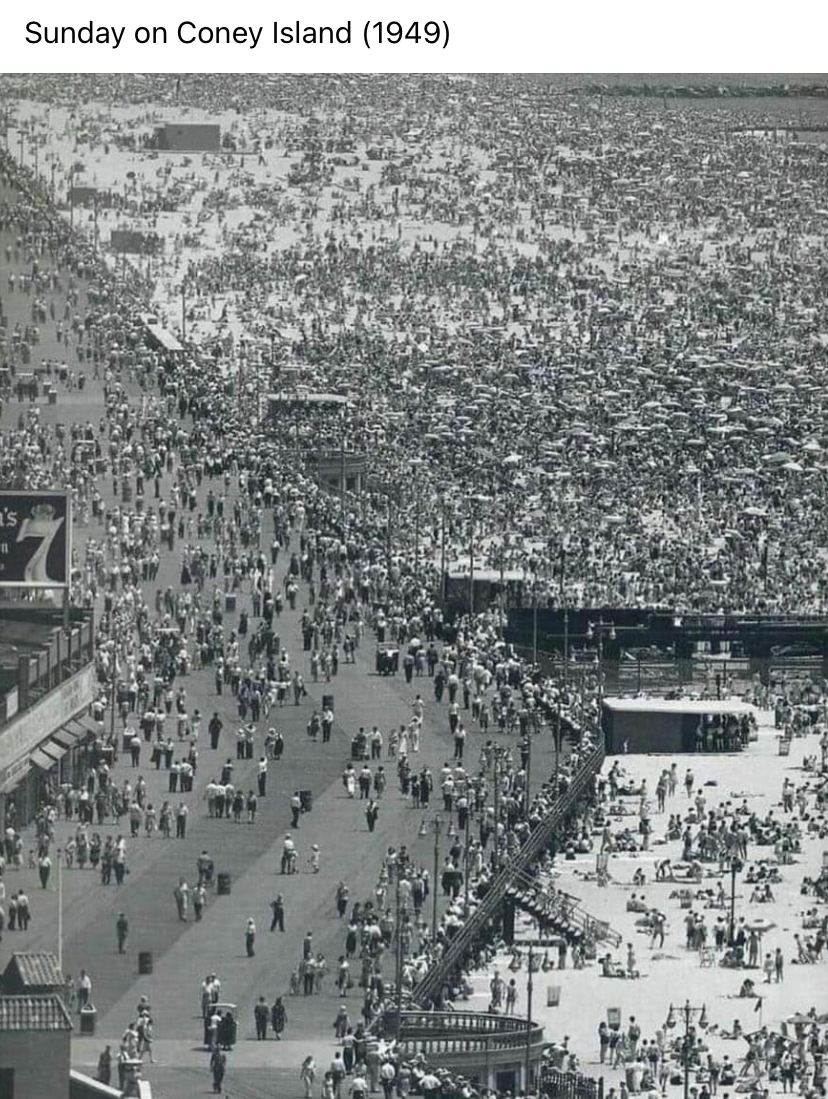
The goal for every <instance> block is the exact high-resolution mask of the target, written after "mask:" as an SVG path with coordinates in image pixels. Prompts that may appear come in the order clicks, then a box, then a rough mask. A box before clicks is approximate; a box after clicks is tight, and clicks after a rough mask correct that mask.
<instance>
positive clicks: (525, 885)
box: [507, 871, 621, 946]
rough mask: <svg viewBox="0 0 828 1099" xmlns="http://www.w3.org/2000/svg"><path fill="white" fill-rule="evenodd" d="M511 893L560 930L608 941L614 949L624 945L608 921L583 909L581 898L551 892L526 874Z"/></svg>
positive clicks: (513, 883) (519, 902)
mask: <svg viewBox="0 0 828 1099" xmlns="http://www.w3.org/2000/svg"><path fill="white" fill-rule="evenodd" d="M507 894H511V895H512V896H513V898H514V900H515V902H516V903H517V904H518V905H519V906H522V907H526V908H527V909H528V910H529V911H530V912H532V914H533V915H535V916H537V917H539V918H540V919H542V920H544V921H546V922H547V923H548V924H550V925H552V926H553V927H554V928H556V929H557V930H558V931H565V930H569V931H579V932H580V933H581V934H582V935H583V936H584V937H585V938H587V939H591V940H592V942H595V943H598V942H608V943H610V945H612V946H619V945H620V943H621V935H620V934H619V933H618V932H617V931H615V930H613V928H612V927H611V926H610V924H609V923H607V921H606V920H599V919H598V918H597V917H596V916H593V915H592V914H591V913H590V912H587V911H586V910H585V909H584V908H582V907H581V901H580V899H579V898H578V897H575V896H573V895H572V894H571V893H564V892H563V891H562V890H560V889H556V890H554V892H552V893H547V892H546V891H545V890H544V888H543V886H542V884H541V883H540V882H539V881H538V879H537V878H535V877H533V876H532V875H531V874H528V873H527V872H526V871H523V872H522V873H521V874H519V875H518V876H517V877H516V879H515V881H514V882H512V884H511V885H510V887H509V889H508V890H507ZM527 894H528V896H527Z"/></svg>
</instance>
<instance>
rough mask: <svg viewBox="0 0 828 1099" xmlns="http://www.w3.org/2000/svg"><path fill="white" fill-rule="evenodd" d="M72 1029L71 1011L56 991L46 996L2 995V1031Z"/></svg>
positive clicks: (0, 1006)
mask: <svg viewBox="0 0 828 1099" xmlns="http://www.w3.org/2000/svg"><path fill="white" fill-rule="evenodd" d="M71 1029H72V1020H71V1019H70V1017H69V1012H68V1011H67V1010H66V1008H65V1007H64V1006H63V1000H61V998H60V996H58V995H57V994H56V993H54V992H51V993H49V994H48V995H45V996H0V1033H3V1032H4V1031H10V1030H71Z"/></svg>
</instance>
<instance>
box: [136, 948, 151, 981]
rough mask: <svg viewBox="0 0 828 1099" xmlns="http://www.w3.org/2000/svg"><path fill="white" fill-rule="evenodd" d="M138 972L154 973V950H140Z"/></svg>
mask: <svg viewBox="0 0 828 1099" xmlns="http://www.w3.org/2000/svg"><path fill="white" fill-rule="evenodd" d="M138 972H139V973H142V974H144V975H146V974H148V973H152V951H151V950H139V951H138Z"/></svg>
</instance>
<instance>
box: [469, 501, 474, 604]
mask: <svg viewBox="0 0 828 1099" xmlns="http://www.w3.org/2000/svg"><path fill="white" fill-rule="evenodd" d="M469 618H470V619H474V513H473V512H472V517H471V521H470V523H469Z"/></svg>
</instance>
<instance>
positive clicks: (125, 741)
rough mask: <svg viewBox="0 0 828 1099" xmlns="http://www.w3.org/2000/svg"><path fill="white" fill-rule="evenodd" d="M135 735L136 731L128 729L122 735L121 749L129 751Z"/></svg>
mask: <svg viewBox="0 0 828 1099" xmlns="http://www.w3.org/2000/svg"><path fill="white" fill-rule="evenodd" d="M133 736H134V733H133V731H132V730H131V729H127V731H126V732H125V733H124V734H123V735H122V737H121V751H122V752H128V751H129V746H130V742H131V741H132V738H133Z"/></svg>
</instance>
